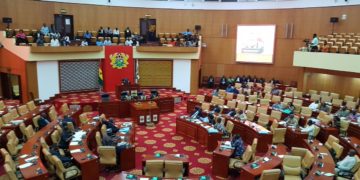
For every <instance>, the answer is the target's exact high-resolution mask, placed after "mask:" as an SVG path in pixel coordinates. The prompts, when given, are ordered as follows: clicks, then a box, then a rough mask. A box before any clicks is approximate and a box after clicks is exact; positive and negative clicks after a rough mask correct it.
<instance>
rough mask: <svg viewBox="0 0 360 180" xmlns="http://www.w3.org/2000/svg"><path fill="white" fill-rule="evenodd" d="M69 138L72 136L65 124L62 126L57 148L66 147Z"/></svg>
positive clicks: (67, 146)
mask: <svg viewBox="0 0 360 180" xmlns="http://www.w3.org/2000/svg"><path fill="white" fill-rule="evenodd" d="M71 138H72V133H71V132H70V131H69V129H68V127H67V126H63V133H62V134H61V138H60V142H59V148H61V149H68V148H69V142H70V140H71Z"/></svg>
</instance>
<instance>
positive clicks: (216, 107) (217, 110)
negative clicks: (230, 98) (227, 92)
mask: <svg viewBox="0 0 360 180" xmlns="http://www.w3.org/2000/svg"><path fill="white" fill-rule="evenodd" d="M220 112H221V108H220V106H219V105H215V106H214V109H213V110H212V111H211V113H217V114H218V113H220Z"/></svg>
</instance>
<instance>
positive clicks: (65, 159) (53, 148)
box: [49, 144, 72, 164]
mask: <svg viewBox="0 0 360 180" xmlns="http://www.w3.org/2000/svg"><path fill="white" fill-rule="evenodd" d="M49 151H50V153H51V155H54V156H57V157H58V158H59V159H60V160H61V162H62V163H64V164H65V163H71V161H72V158H69V157H66V156H63V155H61V154H60V152H59V147H58V146H57V145H56V144H53V145H52V146H51V147H50V149H49Z"/></svg>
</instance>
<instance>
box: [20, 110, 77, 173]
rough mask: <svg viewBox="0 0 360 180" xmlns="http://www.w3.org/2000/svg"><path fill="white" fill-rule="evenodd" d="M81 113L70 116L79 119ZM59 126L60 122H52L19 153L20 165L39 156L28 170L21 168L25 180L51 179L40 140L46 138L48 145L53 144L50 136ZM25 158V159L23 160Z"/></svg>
mask: <svg viewBox="0 0 360 180" xmlns="http://www.w3.org/2000/svg"><path fill="white" fill-rule="evenodd" d="M78 112H79V111H72V112H70V113H69V114H70V115H71V117H72V118H74V119H78V116H79V113H78ZM56 125H58V121H52V122H50V123H49V124H48V125H46V126H45V127H43V128H42V129H41V130H39V131H38V132H36V133H35V134H34V136H32V137H31V138H30V139H28V140H27V141H26V143H25V144H24V145H23V148H22V149H21V151H20V153H19V165H23V164H25V163H27V162H26V161H25V160H26V159H28V158H30V157H32V156H37V157H38V159H37V161H36V163H33V164H32V165H31V166H29V167H26V168H20V172H21V174H22V175H23V177H24V179H47V178H48V177H49V174H48V171H47V169H46V166H45V165H44V163H43V159H44V158H43V157H42V155H43V154H42V153H41V144H40V138H41V137H44V139H45V141H46V142H47V143H48V144H51V143H50V142H51V139H50V135H51V133H52V131H54V129H55V126H56ZM22 157H24V158H22Z"/></svg>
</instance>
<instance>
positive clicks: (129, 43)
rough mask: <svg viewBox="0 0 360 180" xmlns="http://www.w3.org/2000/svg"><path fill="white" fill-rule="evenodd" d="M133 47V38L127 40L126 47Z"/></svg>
mask: <svg viewBox="0 0 360 180" xmlns="http://www.w3.org/2000/svg"><path fill="white" fill-rule="evenodd" d="M132 45H133V41H132V40H131V38H127V39H126V41H125V46H132Z"/></svg>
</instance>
